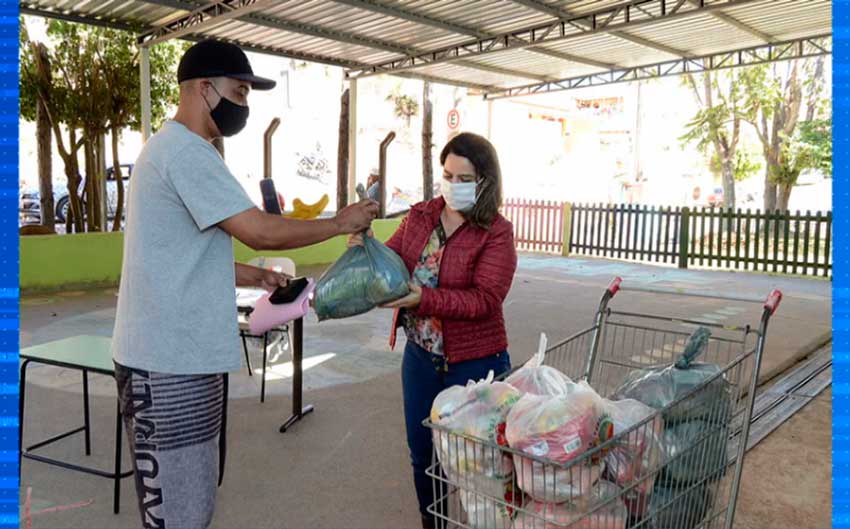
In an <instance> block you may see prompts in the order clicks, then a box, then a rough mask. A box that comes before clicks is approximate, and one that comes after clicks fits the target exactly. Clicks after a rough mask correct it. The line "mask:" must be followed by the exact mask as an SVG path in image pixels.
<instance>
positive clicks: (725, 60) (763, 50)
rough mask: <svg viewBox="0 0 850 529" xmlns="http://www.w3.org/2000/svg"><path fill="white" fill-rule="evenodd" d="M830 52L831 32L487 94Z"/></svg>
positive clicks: (535, 90) (597, 83)
mask: <svg viewBox="0 0 850 529" xmlns="http://www.w3.org/2000/svg"><path fill="white" fill-rule="evenodd" d="M831 53H832V35H831V34H829V35H819V36H816V37H810V38H804V39H797V40H791V41H785V42H779V43H772V44H763V45H760V46H755V47H750V48H743V49H739V50H732V51H725V52H722V53H715V54H711V55H704V56H701V57H694V58H690V59H685V58H682V59H676V60H674V61H667V62H662V63H656V64H649V65H644V66H635V67H634V68H624V69H619V70H612V71H610V72H605V73H602V74H591V75H583V76H579V77H571V78H569V79H562V80H560V81H558V82H555V83H540V84H535V85H527V86H517V87H513V88H506V89H502V90H497V91H495V92H489V93H487V94H485V96H484V97H485V98H486V99H504V98H508V97H520V96H530V95H535V94H545V93H551V92H561V91H564V90H574V89H577V88H587V87H591V86H600V85H608V84H616V83H626V82H631V81H640V80H644V79H656V78H660V77H673V76H677V75H684V74H689V73H702V72H709V71H714V70H724V69H729V68H737V67H741V66H752V65H756V64H765V63H769V62H776V61H787V60H792V59H802V58H807V57H816V56H819V55H829V54H831Z"/></svg>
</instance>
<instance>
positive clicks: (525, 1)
mask: <svg viewBox="0 0 850 529" xmlns="http://www.w3.org/2000/svg"><path fill="white" fill-rule="evenodd" d="M513 1H514V2H516V3H517V4H522V5H524V6H525V7H528V8H531V9H534V10H536V11H540V12H541V13H546V14H547V15H550V16H553V17H555V18H560V19H570V18H575V17H576V16H577V15H576V13H575V12H573V11H570V10H568V9H564V8H559V7H555V6H552V5H549V4H546V3H543V2H541V1H540V0H513ZM696 1H697V2H698V1H699V0H696ZM581 23H582V22H579V24H581ZM585 24H588V23H587V22H585ZM611 35H613V36H615V37H618V38H620V39H623V40H627V41H629V42H633V43H634V44H639V45H640V46H644V47H647V48H652V49H655V50H658V51H663V52H664V53H669V54H671V55H676V56H678V57H687V56H688V52H687V51H684V50H680V49H678V48H673V47H671V46H666V45H664V44H659V43H657V42H653V41H651V40H649V39H644V38H641V37H636V36H634V35H631V34H629V33H626V32H625V31H612V32H611Z"/></svg>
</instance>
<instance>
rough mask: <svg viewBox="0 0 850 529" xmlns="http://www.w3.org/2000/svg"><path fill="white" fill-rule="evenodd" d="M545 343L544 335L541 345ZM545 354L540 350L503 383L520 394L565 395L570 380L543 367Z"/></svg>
mask: <svg viewBox="0 0 850 529" xmlns="http://www.w3.org/2000/svg"><path fill="white" fill-rule="evenodd" d="M544 343H545V335H543V336H542V337H541V344H544ZM544 358H545V352H544V350H543V347H542V346H541V348H540V350H538V351H537V353H536V354H535V355H534V356H532V357H531V360H529V361H528V362H526V363H525V365H523V366H522V367H521V368H519V369H517V370H516V371H514V372H513V373H512V374H511V376H509V377H508V378H507V379H506V380H505V382H507V383H508V384H510V385H512V386H513V387H515V388H517V389H518V390H519V391H520V393H522V394H526V393H530V394H532V395H566V394H567V392H568V391H569V389H570V385H571V384H572V380H570V378H569V377H568V376H567V375H565V374H563V373H561V372H560V371H558V370H557V369H555V368H554V367H550V366H545V365H543V360H544Z"/></svg>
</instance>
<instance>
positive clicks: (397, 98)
mask: <svg viewBox="0 0 850 529" xmlns="http://www.w3.org/2000/svg"><path fill="white" fill-rule="evenodd" d="M386 100H387V101H390V102H392V104H393V112H394V113H395V115H396V117H397V118H401V119H404V122H405V124H406V125H407V126H408V127H410V119H411V118H412V117H413V116H415V115H417V114H419V102H418V101H416V98H414V97H411V96H409V95H406V94H402V93H401V88H400V87H398V86H396V87H395V88H394V89H393V91H392V93H390V95H388V96H387V99H386Z"/></svg>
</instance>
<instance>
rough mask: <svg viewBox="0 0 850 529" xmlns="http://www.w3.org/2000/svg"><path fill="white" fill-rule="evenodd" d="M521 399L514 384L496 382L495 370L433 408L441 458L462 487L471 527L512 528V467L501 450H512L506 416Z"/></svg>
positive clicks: (452, 391)
mask: <svg viewBox="0 0 850 529" xmlns="http://www.w3.org/2000/svg"><path fill="white" fill-rule="evenodd" d="M519 398H520V394H519V392H518V391H517V390H516V389H514V388H513V387H512V386H511V385H510V384H507V383H505V382H494V381H493V372H492V371H490V373H489V374H488V376H487V378H486V379H484V380H482V381H479V382H473V381H470V382H469V383H468V384H467V385H466V386H452V387H450V388H447V389H445V390H443V391H442V392H441V393H440V394H439V395H437V398H436V399H434V403H433V405H432V407H431V416H430V420H431V422H432V423H433V424H435V425H439V426H440V427H442V428H434V429H433V430H432V432H433V437H434V446H435V448H436V450H437V458H438V460H439V462H440V466H441V467H442V469H443V472H444V473H445V475H446V478H447V479H448V480H449V482H450V483H451V484H452V485H455V486H456V487H457V488H458V494H459V496H460V500H461V504H462V505H463V508H464V511H465V512H466V514H467V518H468V519H469V525H470V526H471V527H476V528H489V527H496V528H506V527H510V526H511V520H512V518H511V511H510V509H508V508H507V506H506V505H505V503H506V502H505V498H507V497H510V495H511V490H512V483H513V475H514V474H513V463H512V462H511V457H510V454H509V453H508V452H507V451H505V450H504V449H502V448H501V447H504V446H507V442H506V440H505V435H504V432H505V418H506V417H507V414H508V412H509V411H510V409H511V407H512V406H513V405H514V403H516V402H517V401H518V400H519ZM443 428H445V429H446V430H448V431H446V430H444V429H443ZM482 441H486V443H485V442H482ZM494 445H497V446H494ZM507 503H509V502H507Z"/></svg>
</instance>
